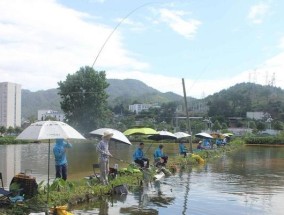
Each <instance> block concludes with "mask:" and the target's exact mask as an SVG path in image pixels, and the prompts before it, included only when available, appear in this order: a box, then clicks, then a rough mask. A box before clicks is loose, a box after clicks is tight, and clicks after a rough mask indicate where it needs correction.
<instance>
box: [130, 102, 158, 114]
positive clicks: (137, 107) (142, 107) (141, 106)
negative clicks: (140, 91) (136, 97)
mask: <svg viewBox="0 0 284 215" xmlns="http://www.w3.org/2000/svg"><path fill="white" fill-rule="evenodd" d="M151 107H152V108H154V107H155V108H160V106H158V105H156V104H155V105H154V104H133V105H129V111H131V112H135V113H136V114H139V113H140V112H141V111H143V110H149V108H151Z"/></svg>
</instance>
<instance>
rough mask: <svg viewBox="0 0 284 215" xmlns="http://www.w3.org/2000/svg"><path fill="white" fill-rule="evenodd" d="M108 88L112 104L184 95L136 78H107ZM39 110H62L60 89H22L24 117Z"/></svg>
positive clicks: (143, 101)
mask: <svg viewBox="0 0 284 215" xmlns="http://www.w3.org/2000/svg"><path fill="white" fill-rule="evenodd" d="M107 82H108V83H109V87H108V88H107V89H106V91H107V93H108V95H109V98H108V103H109V104H110V106H114V105H116V104H124V105H129V104H133V103H165V102H171V101H182V99H183V97H182V96H180V95H178V94H175V93H172V92H167V93H162V92H160V91H158V90H156V89H154V88H152V87H149V86H147V85H146V84H145V83H143V82H141V81H139V80H135V79H125V80H119V79H107ZM38 110H55V111H61V108H60V96H59V95H58V89H49V90H40V91H36V92H31V91H30V90H26V89H22V118H24V119H27V118H28V117H31V116H37V111H38Z"/></svg>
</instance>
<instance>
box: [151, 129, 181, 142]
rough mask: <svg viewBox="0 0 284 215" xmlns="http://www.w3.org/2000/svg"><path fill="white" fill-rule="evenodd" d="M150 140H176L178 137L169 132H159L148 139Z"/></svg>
mask: <svg viewBox="0 0 284 215" xmlns="http://www.w3.org/2000/svg"><path fill="white" fill-rule="evenodd" d="M148 139H150V140H176V139H177V137H176V136H175V135H174V134H173V133H171V132H168V131H158V134H154V135H151V136H149V137H148Z"/></svg>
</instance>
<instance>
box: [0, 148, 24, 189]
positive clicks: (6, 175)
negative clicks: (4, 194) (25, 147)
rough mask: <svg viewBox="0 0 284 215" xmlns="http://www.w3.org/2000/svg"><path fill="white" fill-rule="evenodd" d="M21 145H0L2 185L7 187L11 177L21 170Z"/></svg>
mask: <svg viewBox="0 0 284 215" xmlns="http://www.w3.org/2000/svg"><path fill="white" fill-rule="evenodd" d="M21 149H22V147H21V145H0V159H1V162H0V172H2V176H3V183H4V187H8V186H9V184H10V182H11V180H12V178H13V177H14V176H15V175H16V174H18V173H20V172H21V161H22V160H21V158H22V157H21Z"/></svg>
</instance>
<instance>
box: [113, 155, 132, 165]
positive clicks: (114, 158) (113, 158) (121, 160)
mask: <svg viewBox="0 0 284 215" xmlns="http://www.w3.org/2000/svg"><path fill="white" fill-rule="evenodd" d="M110 158H113V159H115V160H118V161H120V162H123V163H127V164H131V163H129V162H127V161H125V160H122V159H119V158H116V157H113V156H112V157H110Z"/></svg>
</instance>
